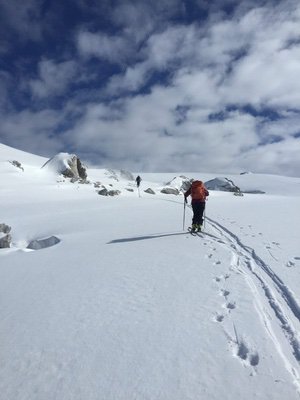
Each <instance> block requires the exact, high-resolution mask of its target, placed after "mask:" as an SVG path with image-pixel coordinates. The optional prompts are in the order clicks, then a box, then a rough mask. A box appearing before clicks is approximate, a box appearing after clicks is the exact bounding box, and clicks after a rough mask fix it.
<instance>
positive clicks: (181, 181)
mask: <svg viewBox="0 0 300 400" xmlns="http://www.w3.org/2000/svg"><path fill="white" fill-rule="evenodd" d="M192 182H193V179H190V178H187V177H186V176H184V175H180V176H175V178H173V179H172V180H171V181H170V182H168V183H166V185H167V186H171V187H173V188H175V189H177V190H179V191H180V192H186V191H187V190H188V189H189V188H190V186H191V184H192Z"/></svg>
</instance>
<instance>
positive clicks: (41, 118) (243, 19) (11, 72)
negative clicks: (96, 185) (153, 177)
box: [0, 0, 300, 176]
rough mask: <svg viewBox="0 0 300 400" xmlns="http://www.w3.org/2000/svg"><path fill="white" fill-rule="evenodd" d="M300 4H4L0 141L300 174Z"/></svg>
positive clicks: (40, 149)
mask: <svg viewBox="0 0 300 400" xmlns="http://www.w3.org/2000/svg"><path fill="white" fill-rule="evenodd" d="M299 78H300V3H299V1H298V0H283V1H275V0H273V1H271V0H270V1H268V0H265V1H263V0H252V1H250V0H249V1H248V0H242V1H235V0H215V1H209V0H189V1H188V0H186V1H183V0H159V1H156V0H153V1H151V2H150V1H148V0H145V1H144V0H139V1H128V0H110V1H108V0H61V1H51V0H48V1H47V0H46V1H42V0H24V1H23V2H22V3H20V2H19V1H18V0H0V118H1V124H0V142H2V143H4V144H6V145H9V146H12V147H16V148H18V149H22V150H25V151H29V152H32V153H35V154H38V155H41V156H45V157H52V156H53V155H54V154H56V153H58V152H69V153H76V154H77V155H78V156H79V157H80V158H81V160H83V161H84V162H85V163H86V164H87V165H91V166H92V165H93V166H106V167H113V168H123V169H127V170H131V171H136V172H146V171H149V172H173V171H174V172H178V171H195V172H196V171H197V172H201V171H202V172H216V173H220V174H221V173H225V172H227V173H229V172H230V173H239V172H243V171H252V172H258V173H270V174H280V175H288V176H300V157H299V154H300V79H299Z"/></svg>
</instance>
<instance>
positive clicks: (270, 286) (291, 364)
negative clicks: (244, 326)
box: [199, 217, 300, 394]
mask: <svg viewBox="0 0 300 400" xmlns="http://www.w3.org/2000/svg"><path fill="white" fill-rule="evenodd" d="M206 222H207V223H209V226H210V228H211V229H212V231H213V233H210V232H202V233H201V235H199V236H202V237H205V238H206V239H207V240H208V241H211V242H213V243H216V242H217V243H218V244H220V245H222V246H224V247H225V248H227V249H228V250H230V251H231V252H232V261H231V269H232V270H235V271H236V272H238V273H240V274H242V275H243V276H244V278H245V280H246V282H247V284H248V286H249V287H250V290H251V292H252V293H253V296H254V299H255V302H256V309H257V311H258V313H259V316H260V319H261V321H262V322H263V325H264V328H265V330H266V332H267V334H268V336H269V337H270V339H271V340H272V342H273V343H274V346H275V348H276V350H277V352H278V353H279V355H280V356H281V358H282V360H283V363H284V366H285V368H286V369H287V371H288V372H289V373H290V375H291V377H292V380H293V383H294V384H295V386H296V388H297V390H298V394H300V376H299V373H298V368H299V362H300V341H299V336H298V333H297V330H298V331H299V330H300V306H299V303H298V301H297V299H296V298H295V296H294V294H293V293H292V291H291V290H290V289H289V288H288V286H287V285H286V284H285V283H284V282H283V281H282V279H281V278H280V277H279V276H278V275H277V274H276V273H275V272H274V271H273V270H272V268H271V267H270V266H269V265H268V264H267V263H266V262H264V261H263V259H262V258H261V257H259V256H258V255H257V254H256V252H255V250H254V249H253V248H251V247H249V246H247V245H245V244H243V243H242V241H241V239H240V238H239V237H238V236H237V235H235V234H234V233H232V232H231V231H230V230H229V229H227V228H226V227H225V226H223V225H221V224H220V223H219V222H216V221H214V220H213V219H211V218H208V217H206ZM218 236H219V237H218ZM276 245H278V246H279V244H277V243H276ZM207 257H209V258H211V257H212V254H209V255H207ZM273 258H274V257H273ZM217 263H218V262H215V263H214V265H216V264H217ZM229 277H230V275H229V274H227V275H226V276H223V275H222V276H219V277H216V278H215V281H216V282H217V283H222V282H225V280H227V279H228V278H229ZM220 294H221V295H223V296H224V299H225V303H224V305H223V308H224V309H225V310H227V312H228V313H230V312H231V311H233V310H234V309H235V308H236V304H235V302H234V301H229V300H228V296H229V294H230V291H229V290H227V289H224V288H222V289H221V291H220ZM266 304H269V309H270V308H271V310H272V311H273V313H274V315H275V317H276V318H275V319H272V318H271V319H270V314H269V313H268V311H267V310H268V308H267V307H266ZM224 318H225V315H224V314H223V313H222V314H221V313H217V314H216V315H215V321H216V322H220V323H222V322H223V320H224ZM231 320H232V325H233V329H234V334H235V338H233V337H231V335H229V334H228V333H227V332H225V334H226V336H227V337H228V340H229V342H230V344H231V346H232V347H234V354H235V355H236V356H237V357H239V358H240V359H241V360H242V361H243V362H244V363H246V365H250V366H252V367H256V366H257V365H258V363H259V354H258V352H256V351H255V350H254V351H253V350H251V348H250V346H249V345H248V344H247V342H246V340H245V339H241V338H239V334H238V332H237V329H236V326H235V324H234V319H233V318H232V316H231ZM276 323H277V325H278V324H279V327H280V330H281V332H282V333H283V334H284V337H285V338H286V339H287V343H288V345H289V347H290V349H291V355H292V356H289V355H287V354H286V352H285V351H284V349H283V348H282V345H281V340H280V338H279V337H278V333H275V332H276V331H278V329H276V327H275V326H274V325H273V324H276ZM295 326H297V329H296V328H295Z"/></svg>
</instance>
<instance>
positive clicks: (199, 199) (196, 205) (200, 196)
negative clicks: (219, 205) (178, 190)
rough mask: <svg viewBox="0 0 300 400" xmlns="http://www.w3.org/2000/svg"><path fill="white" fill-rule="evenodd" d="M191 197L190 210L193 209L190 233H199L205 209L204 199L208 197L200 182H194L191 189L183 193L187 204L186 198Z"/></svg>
mask: <svg viewBox="0 0 300 400" xmlns="http://www.w3.org/2000/svg"><path fill="white" fill-rule="evenodd" d="M189 196H191V197H192V203H191V204H192V209H193V213H194V215H193V221H192V222H193V224H192V231H193V232H197V231H198V232H200V231H201V229H202V224H203V213H204V209H205V201H206V197H207V196H209V192H208V190H207V189H206V187H205V186H204V184H203V182H202V181H194V182H193V183H192V185H191V187H190V188H189V189H188V190H187V191H186V192H185V194H184V200H185V202H186V203H187V198H188V197H189Z"/></svg>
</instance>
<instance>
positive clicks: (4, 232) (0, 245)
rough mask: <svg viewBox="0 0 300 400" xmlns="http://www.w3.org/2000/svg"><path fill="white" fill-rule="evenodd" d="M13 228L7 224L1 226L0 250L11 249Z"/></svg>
mask: <svg viewBox="0 0 300 400" xmlns="http://www.w3.org/2000/svg"><path fill="white" fill-rule="evenodd" d="M10 231H11V227H10V226H8V225H6V224H0V249H4V248H9V247H10V245H11V235H10V234H9V232H10Z"/></svg>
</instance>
